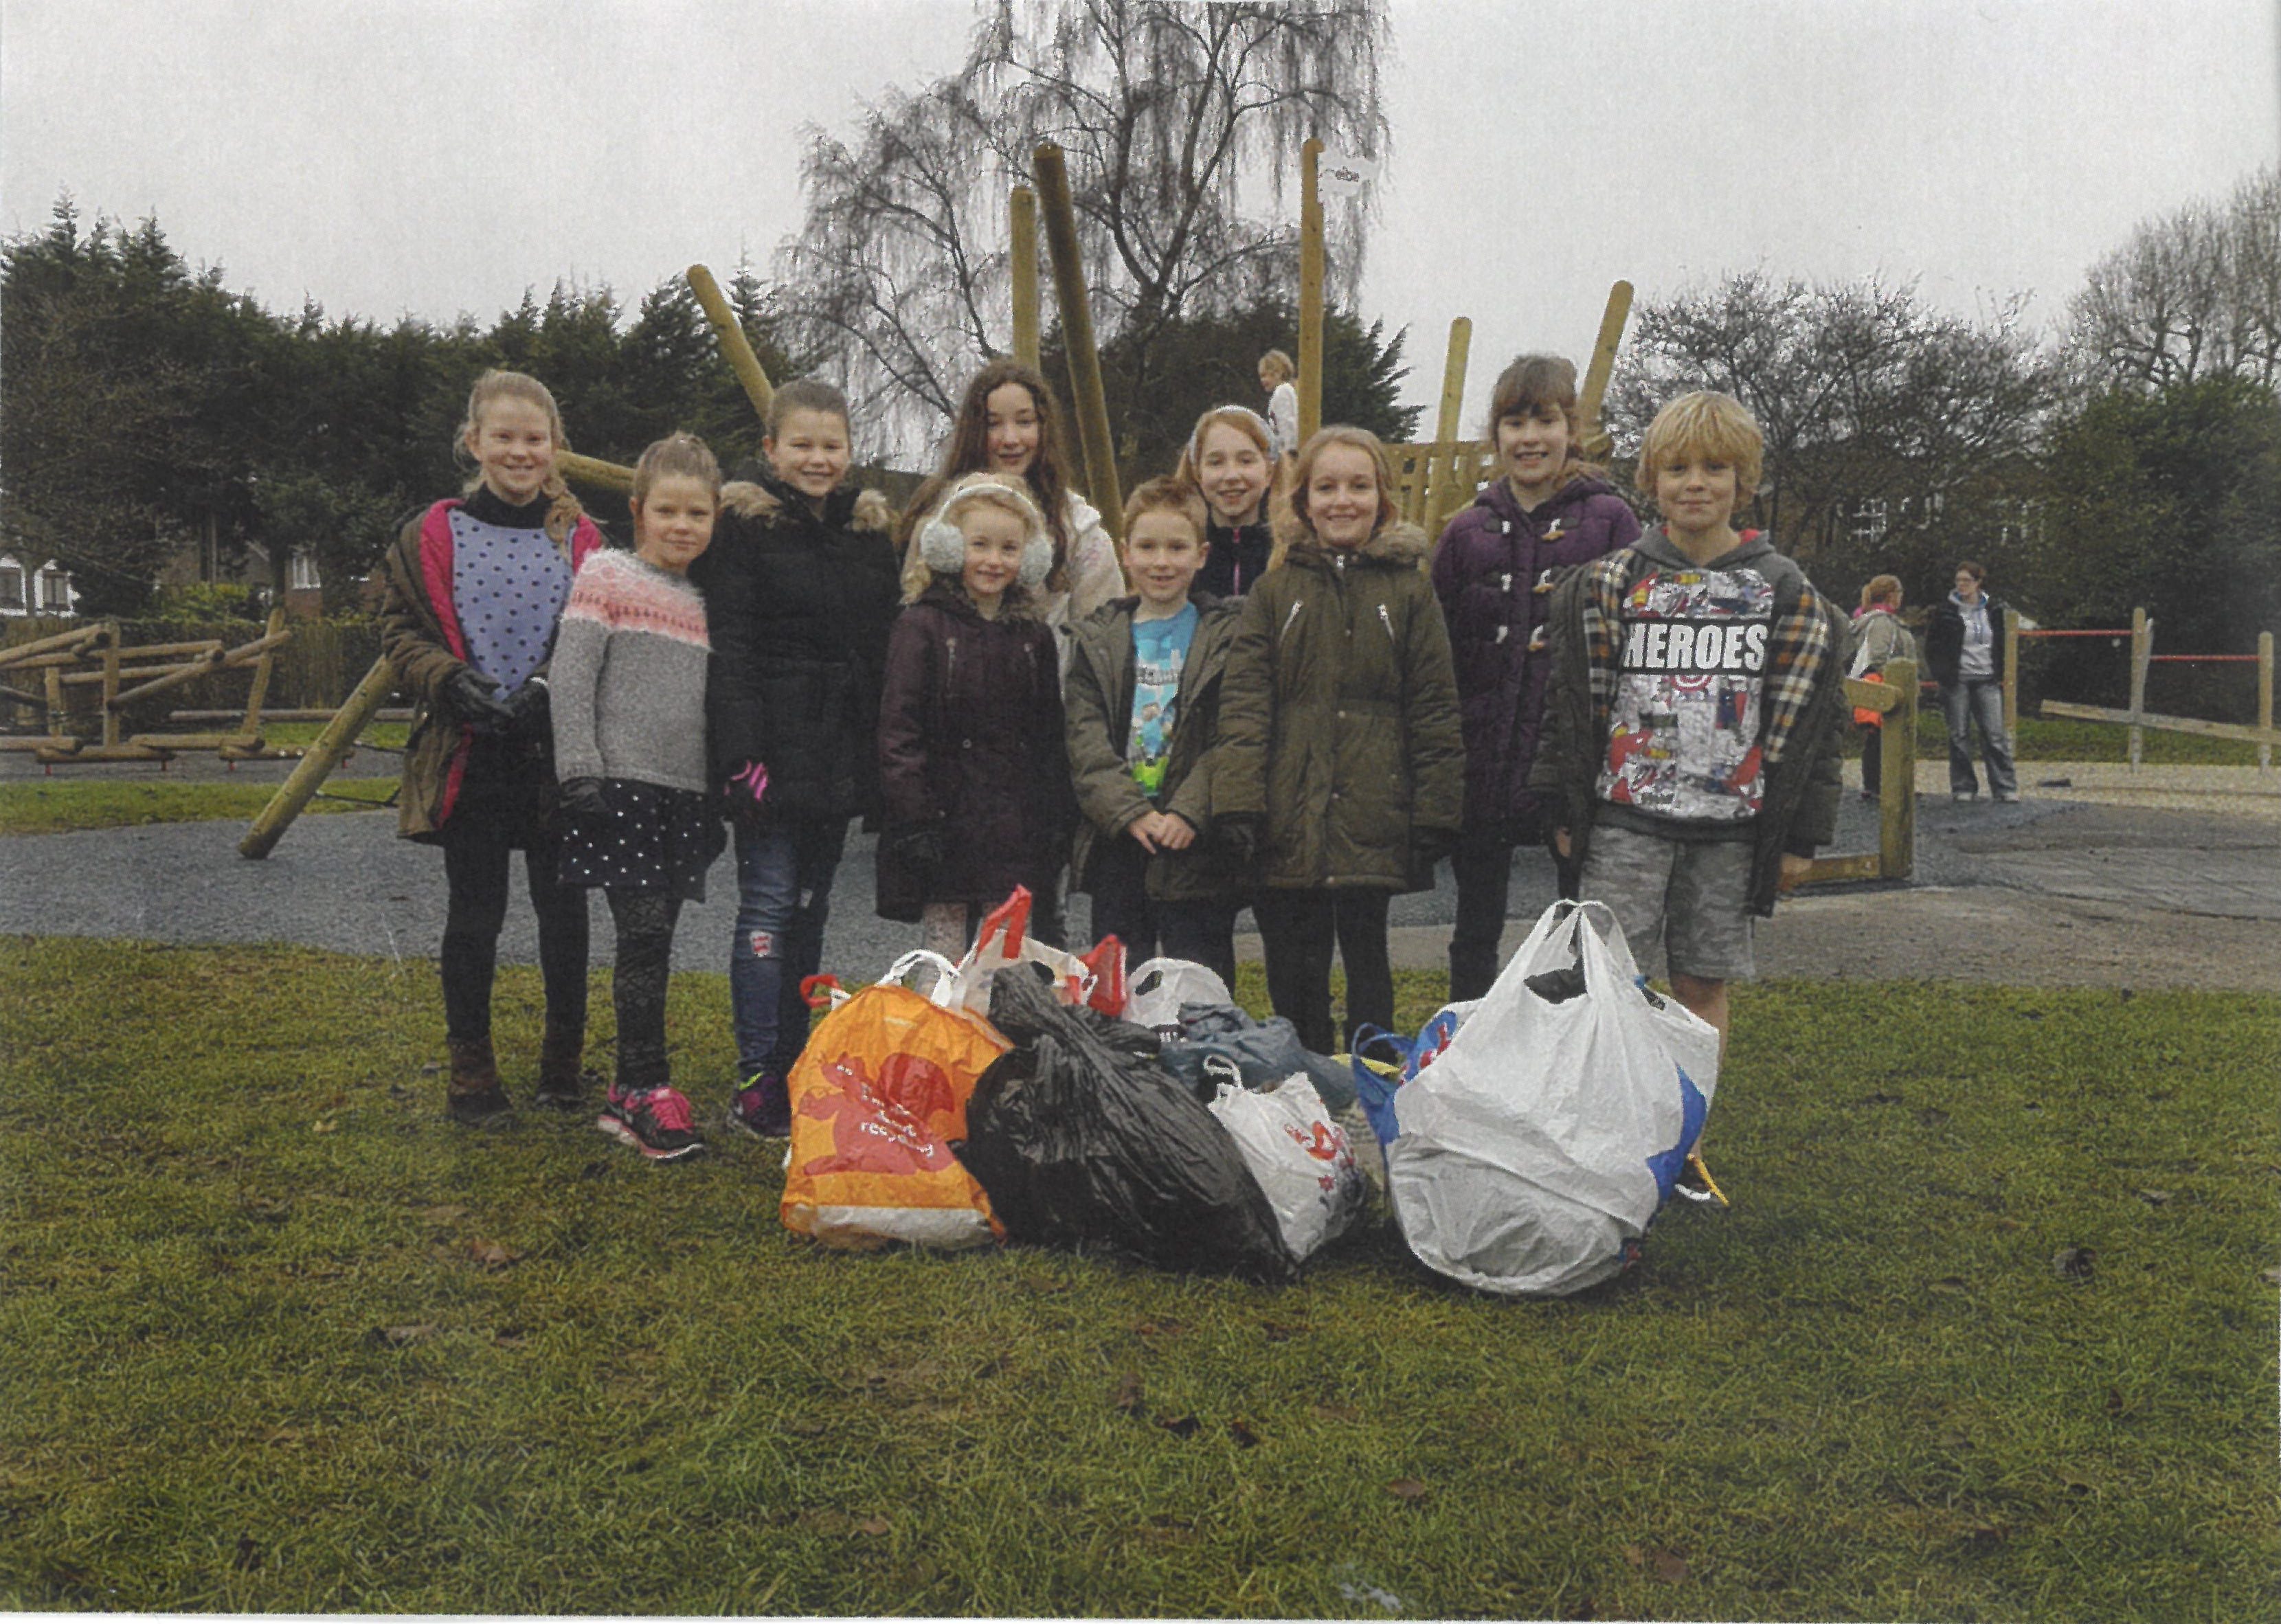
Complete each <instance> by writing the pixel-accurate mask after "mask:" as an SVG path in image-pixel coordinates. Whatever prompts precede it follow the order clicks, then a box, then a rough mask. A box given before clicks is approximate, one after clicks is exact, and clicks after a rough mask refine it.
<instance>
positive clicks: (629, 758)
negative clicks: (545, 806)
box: [552, 434, 724, 1161]
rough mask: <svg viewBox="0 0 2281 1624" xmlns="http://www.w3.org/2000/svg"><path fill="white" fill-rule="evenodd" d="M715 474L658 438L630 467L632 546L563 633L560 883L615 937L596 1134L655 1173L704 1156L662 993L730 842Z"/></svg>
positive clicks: (590, 587) (597, 563)
mask: <svg viewBox="0 0 2281 1624" xmlns="http://www.w3.org/2000/svg"><path fill="white" fill-rule="evenodd" d="M720 495H721V469H720V467H719V465H718V464H717V463H715V461H714V459H713V453H712V452H709V451H707V449H706V447H705V443H704V442H703V441H701V440H699V439H697V438H695V437H692V436H690V435H685V434H678V435H675V436H673V437H670V438H669V439H663V440H660V441H659V442H657V444H655V445H652V446H651V447H650V448H649V449H648V450H647V451H646V452H643V453H642V456H641V461H640V462H639V463H638V465H637V466H636V468H635V470H634V487H633V501H632V507H633V517H634V550H633V552H632V553H619V552H609V551H605V552H600V553H595V554H594V555H593V556H592V558H590V559H589V560H588V561H586V563H585V565H584V568H581V569H580V570H579V571H578V575H577V578H576V581H574V582H573V583H572V584H571V588H570V600H569V602H568V604H566V605H565V606H564V607H563V610H562V628H561V631H560V632H558V633H557V634H556V637H555V644H554V665H553V684H552V685H553V691H554V692H553V713H554V762H555V770H556V772H557V773H558V774H559V775H560V777H561V781H562V808H563V811H564V814H565V818H566V824H567V826H566V828H565V829H564V831H563V836H562V873H561V878H562V881H563V883H564V884H565V885H588V886H599V888H600V889H601V891H602V893H603V894H604V895H605V896H607V898H608V899H609V904H610V917H611V920H612V921H613V923H615V925H616V927H617V964H616V968H615V971H613V973H612V977H611V992H612V998H613V1001H615V1004H616V1006H617V1015H618V1068H617V1079H616V1081H615V1083H613V1084H612V1085H611V1087H610V1094H609V1099H608V1102H607V1103H606V1104H605V1105H604V1107H603V1110H602V1114H601V1116H600V1117H599V1118H598V1119H597V1120H596V1122H595V1124H594V1125H595V1126H596V1127H598V1128H599V1129H601V1130H602V1131H603V1132H604V1133H608V1134H609V1135H611V1136H612V1137H613V1138H615V1139H618V1140H621V1141H624V1142H625V1143H626V1144H628V1145H630V1146H632V1147H633V1148H635V1149H637V1150H638V1151H640V1152H641V1153H642V1154H643V1155H644V1156H648V1157H650V1158H651V1159H652V1160H654V1161H678V1160H680V1159H682V1158H683V1157H684V1156H694V1155H696V1154H698V1153H699V1152H700V1151H701V1150H703V1149H704V1148H705V1142H704V1141H703V1140H702V1139H701V1138H700V1137H699V1135H698V1133H697V1131H696V1128H695V1126H694V1125H693V1123H692V1117H691V1113H690V1109H689V1102H688V1100H687V1099H686V1098H685V1097H684V1095H683V1094H681V1093H680V1091H679V1090H677V1089H676V1088H675V1087H672V1085H671V1082H670V1080H669V1076H670V1074H669V1070H668V1066H667V1061H666V1051H665V988H666V978H667V973H668V971H669V966H670V963H671V958H672V951H673V927H674V923H675V921H676V919H677V917H678V916H679V914H680V911H681V905H682V904H683V903H684V902H685V901H703V900H704V896H705V870H707V868H709V867H711V866H712V862H713V860H714V858H715V857H717V856H719V855H720V854H721V848H722V847H723V844H724V841H723V831H722V827H721V820H720V818H719V816H718V815H717V813H716V812H715V808H714V805H713V797H712V794H711V793H710V791H711V785H710V782H709V779H708V776H707V763H706V754H705V671H706V666H707V661H709V659H710V656H711V640H710V638H709V637H708V635H707V629H706V623H705V599H704V598H703V596H702V595H701V594H700V593H699V592H698V590H697V589H696V588H695V587H694V586H692V585H691V584H690V583H689V580H688V576H687V574H686V571H687V570H688V568H689V565H690V561H692V560H693V559H695V558H696V557H698V556H699V555H700V553H703V552H704V551H705V549H706V547H707V545H708V544H709V543H710V542H711V540H712V538H713V520H714V515H715V511H716V509H717V507H718V505H719V501H720Z"/></svg>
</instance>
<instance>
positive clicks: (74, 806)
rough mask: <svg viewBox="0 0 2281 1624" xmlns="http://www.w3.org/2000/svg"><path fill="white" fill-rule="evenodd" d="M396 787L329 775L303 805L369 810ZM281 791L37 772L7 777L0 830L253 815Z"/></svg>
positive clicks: (0, 796)
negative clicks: (23, 777) (28, 777)
mask: <svg viewBox="0 0 2281 1624" xmlns="http://www.w3.org/2000/svg"><path fill="white" fill-rule="evenodd" d="M276 793H277V785H276V784H275V783H274V782H271V783H263V782H258V781H256V780H254V779H251V778H249V779H247V780H245V781H244V783H226V784H216V783H213V782H211V781H202V782H197V783H191V782H188V781H185V780H182V779H166V778H37V779H32V780H29V781H26V782H22V783H17V784H0V835H11V834H62V833H64V832H66V831H69V830H73V829H118V828H121V827H124V826H125V825H128V824H187V823H195V822H197V820H199V819H201V818H212V817H226V818H243V819H245V820H248V821H251V819H252V817H253V816H254V814H256V813H257V812H259V811H260V810H261V808H264V807H266V806H267V805H268V804H269V803H270V801H271V800H273V799H274V797H275V795H276ZM394 793H396V779H395V777H394V776H393V775H391V776H390V777H385V778H329V779H327V780H326V782H325V786H324V793H323V794H322V795H320V796H319V797H317V799H315V800H312V801H310V802H309V804H308V805H307V806H306V807H305V808H302V813H303V815H304V816H307V815H308V814H310V813H316V812H362V811H368V810H370V809H371V808H370V806H366V805H359V804H356V803H355V802H352V801H351V800H333V799H330V797H334V796H342V797H346V796H355V797H357V798H358V799H359V800H361V801H365V802H369V803H372V804H373V805H377V804H378V803H380V802H382V801H384V800H387V799H388V798H389V797H390V795H392V794H394Z"/></svg>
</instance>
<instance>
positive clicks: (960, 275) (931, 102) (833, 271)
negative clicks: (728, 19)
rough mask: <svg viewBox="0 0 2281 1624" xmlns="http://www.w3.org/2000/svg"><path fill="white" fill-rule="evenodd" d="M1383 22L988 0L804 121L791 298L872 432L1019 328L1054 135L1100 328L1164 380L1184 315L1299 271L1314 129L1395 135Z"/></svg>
mask: <svg viewBox="0 0 2281 1624" xmlns="http://www.w3.org/2000/svg"><path fill="white" fill-rule="evenodd" d="M1387 39H1388V25H1387V20H1386V15H1385V7H1384V5H1383V4H1382V0H1320V3H1319V4H1306V3H1304V0H1302V3H1300V4H1210V5H1200V4H1182V3H1180V0H986V4H984V5H983V7H982V9H981V15H980V18H979V20H978V25H977V27H976V29H975V33H974V37H973V43H972V45H971V48H970V50H969V53H968V56H967V59H966V62H965V64H964V66H963V67H962V68H961V69H960V70H959V71H958V72H957V73H955V74H952V75H950V76H949V77H947V78H946V79H943V80H940V81H937V82H935V83H933V84H931V85H928V86H926V87H924V88H923V89H919V90H916V91H909V92H906V91H902V90H893V91H890V92H889V93H888V94H886V95H885V96H884V97H882V98H881V99H880V100H879V101H878V103H876V104H873V105H872V106H871V107H870V109H869V110H868V111H867V112H866V113H865V114H864V116H863V119H862V123H861V126H860V128H859V129H858V130H857V131H856V132H854V135H852V136H851V137H850V138H847V139H842V138H841V137H839V136H837V135H831V134H829V133H827V132H823V131H821V130H816V129H813V128H811V129H810V130H809V131H808V152H807V156H806V158H805V159H804V161H803V164H802V168H801V177H802V181H803V183H804V187H805V190H806V194H807V215H806V219H805V221H804V223H803V225H802V228H801V229H800V233H799V234H798V235H797V236H793V237H790V238H788V239H786V241H785V244H783V246H782V248H781V249H780V250H779V251H778V258H777V270H778V275H779V279H780V286H779V290H778V294H777V311H776V313H777V317H778V318H779V320H780V321H782V323H783V325H784V328H785V331H786V332H787V334H789V335H791V336H793V341H794V343H795V344H796V345H797V346H798V347H800V348H803V349H806V350H809V351H812V352H817V353H819V354H821V355H823V356H825V357H827V358H828V364H830V365H831V366H832V367H834V369H836V370H838V371H839V372H840V373H841V374H842V375H844V376H845V377H846V379H847V383H848V386H849V389H850V391H851V393H852V394H854V397H855V398H856V399H857V400H858V401H859V402H861V403H862V415H863V417H864V419H865V421H866V422H867V423H868V424H870V425H872V431H873V432H875V433H884V434H885V435H886V436H887V437H891V438H892V439H893V440H894V441H896V442H898V443H899V444H901V445H906V446H909V445H915V444H916V443H917V442H919V441H921V440H924V439H925V438H927V437H931V436H932V433H933V432H934V431H935V430H936V429H939V426H940V424H941V421H942V420H943V419H944V418H946V417H947V416H948V415H949V414H950V413H951V411H952V410H953V409H954V407H955V405H956V403H957V398H958V394H959V391H960V389H961V388H962V386H963V383H964V381H965V379H966V377H967V376H968V375H970V373H971V372H972V371H973V370H974V369H975V368H976V367H978V366H980V365H981V364H982V363H983V362H984V361H985V360H988V359H990V358H991V357H993V356H994V355H996V354H998V353H1000V352H1001V351H1002V350H1003V349H1004V347H1005V346H1006V345H1007V344H1008V343H1009V337H1010V323H1011V316H1010V310H1011V303H1010V296H1009V282H1008V268H1009V252H1008V237H1007V221H1006V197H1007V193H1008V190H1009V188H1011V187H1012V186H1013V185H1015V184H1016V183H1017V182H1021V181H1024V180H1025V179H1026V178H1027V177H1028V174H1029V170H1030V164H1031V155H1032V151H1033V150H1034V148H1035V147H1036V145H1037V143H1040V142H1041V141H1053V142H1055V143H1059V144H1060V145H1061V146H1062V148H1063V150H1064V151H1065V152H1066V153H1067V154H1068V163H1069V173H1070V183H1071V193H1072V196H1073V199H1074V202H1075V205H1076V208H1077V213H1078V226H1079V237H1080V242H1081V246H1082V249H1083V251H1084V255H1085V261H1086V273H1087V276H1088V280H1089V281H1090V282H1091V283H1092V287H1093V297H1094V325H1095V328H1096V329H1097V330H1098V331H1099V332H1100V334H1101V336H1102V343H1103V344H1104V346H1105V345H1107V344H1111V343H1113V344H1117V346H1118V347H1119V349H1120V351H1121V352H1123V353H1124V354H1125V356H1126V357H1127V358H1128V364H1129V366H1130V367H1131V369H1132V372H1131V386H1132V387H1133V389H1135V390H1136V391H1146V390H1147V389H1148V387H1149V386H1150V384H1151V383H1152V382H1153V381H1154V380H1155V378H1156V372H1155V363H1156V359H1157V352H1158V350H1159V349H1160V347H1161V346H1162V344H1163V343H1164V340H1165V338H1166V337H1167V336H1168V335H1169V334H1171V332H1172V331H1173V330H1174V329H1177V328H1178V327H1179V325H1180V324H1181V323H1182V322H1183V321H1187V320H1191V319H1194V318H1196V317H1200V316H1207V315H1219V314H1224V313H1227V312H1230V311H1233V310H1238V309H1245V308H1250V307H1253V306H1255V305H1257V304H1258V303H1259V302H1260V301H1261V300H1263V299H1264V298H1272V297H1274V296H1275V295H1277V294H1279V293H1280V294H1281V295H1283V296H1284V297H1292V296H1293V295H1294V294H1295V289H1296V284H1297V264H1298V231H1297V214H1298V207H1297V198H1296V197H1295V192H1296V186H1295V179H1296V176H1297V174H1298V152H1299V148H1300V145H1301V143H1303V142H1304V141H1305V140H1306V139H1307V138H1308V137H1309V136H1319V137H1321V138H1322V139H1323V140H1324V141H1325V142H1326V143H1328V144H1329V145H1330V146H1331V147H1332V148H1334V149H1335V150H1338V151H1342V152H1346V153H1349V154H1352V155H1355V156H1357V157H1361V158H1365V159H1376V158H1379V157H1380V156H1381V155H1382V154H1383V151H1384V149H1385V146H1386V143H1387V125H1386V120H1385V117H1384V115H1383V113H1382V112H1381V111H1380V85H1379V69H1378V62H1379V56H1380V51H1381V50H1383V49H1384V47H1385V45H1386V43H1387ZM1367 206H1368V197H1367V193H1366V191H1365V194H1364V195H1362V196H1359V197H1355V198H1352V199H1349V200H1346V201H1344V202H1342V204H1341V205H1339V206H1338V208H1337V209H1336V210H1335V212H1334V216H1333V219H1332V220H1331V254H1330V264H1331V269H1332V288H1331V291H1332V294H1333V296H1334V297H1341V296H1343V297H1347V298H1351V296H1352V294H1353V291H1354V290H1355V288H1356V286H1357V282H1358V281H1359V278H1360V273H1361V268H1362V252H1361V244H1362V226H1363V222H1364V219H1365V211H1366V209H1367Z"/></svg>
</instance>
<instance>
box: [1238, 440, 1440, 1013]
mask: <svg viewBox="0 0 2281 1624" xmlns="http://www.w3.org/2000/svg"><path fill="white" fill-rule="evenodd" d="M1290 516H1291V524H1290V526H1289V527H1288V545H1287V547H1286V548H1285V550H1284V553H1283V555H1282V556H1281V558H1280V559H1279V560H1278V561H1276V562H1275V564H1274V565H1273V567H1272V568H1270V569H1269V570H1268V572H1267V574H1266V575H1264V576H1262V577H1261V578H1260V580H1259V584H1257V585H1256V586H1255V587H1253V588H1252V590H1251V592H1250V593H1249V595H1248V596H1247V597H1246V599H1245V600H1244V606H1243V611H1242V614H1241V617H1240V619H1239V620H1238V622H1237V625H1236V632H1235V638H1234V642H1233V645H1232V646H1230V648H1229V651H1228V661H1227V675H1226V677H1225V678H1224V679H1223V681H1222V684H1221V699H1220V735H1219V737H1220V743H1219V748H1218V751H1217V752H1216V753H1215V762H1214V776H1213V786H1212V787H1213V802H1214V813H1215V816H1217V817H1218V820H1219V823H1220V827H1221V831H1222V832H1221V839H1222V840H1223V842H1224V843H1226V844H1228V845H1230V846H1232V847H1233V848H1235V849H1236V850H1238V851H1243V850H1244V849H1245V848H1246V847H1249V856H1250V858H1251V861H1250V862H1249V865H1248V866H1249V867H1250V868H1251V869H1252V870H1254V877H1255V879H1256V885H1257V891H1256V901H1255V902H1254V905H1253V911H1254V913H1255V915H1256V917H1257V919H1258V921H1259V933H1260V937H1261V940H1262V944H1263V946H1264V948H1265V950H1266V957H1267V989H1268V995H1269V997H1270V998H1271V999H1272V1001H1273V1002H1274V1005H1275V1012H1276V1013H1277V1014H1278V1015H1282V1016H1287V1017H1289V1018H1290V1020H1291V1022H1292V1024H1293V1025H1295V1026H1296V1027H1297V1028H1298V1029H1299V1037H1300V1040H1301V1041H1302V1042H1303V1043H1304V1044H1305V1045H1306V1046H1307V1047H1308V1048H1311V1049H1313V1050H1315V1051H1317V1052H1318V1053H1329V1052H1331V1051H1332V1050H1333V1049H1334V1048H1335V1047H1337V1046H1338V1042H1337V1040H1338V1032H1337V1030H1336V1029H1334V1027H1333V1025H1332V1023H1331V992H1330V975H1331V950H1332V947H1333V945H1334V942H1335V944H1336V946H1337V948H1338V952H1339V956H1340V957H1341V959H1342V960H1343V961H1344V963H1345V965H1346V972H1347V1010H1346V1013H1347V1020H1346V1025H1345V1029H1344V1030H1345V1034H1346V1037H1347V1039H1348V1040H1349V1042H1351V1040H1352V1035H1353V1032H1354V1030H1355V1028H1356V1027H1357V1026H1361V1025H1378V1026H1391V1025H1393V1021H1394V977H1393V971H1392V968H1391V966H1390V965H1389V963H1388V954H1387V935H1386V915H1387V904H1388V901H1390V900H1391V899H1392V898H1393V896H1394V894H1395V893H1397V892H1403V891H1420V890H1425V889H1427V888H1428V887H1430V886H1431V885H1433V883H1434V864H1435V863H1437V862H1440V861H1441V859H1442V858H1443V857H1444V856H1447V855H1449V853H1450V849H1451V848H1452V847H1453V846H1454V845H1455V843H1456V840H1457V836H1458V827H1459V824H1460V823H1461V821H1462V818H1463V812H1464V800H1465V747H1464V745H1463V743H1462V741H1461V739H1460V735H1459V731H1458V693H1457V679H1456V677H1455V675H1454V673H1453V671H1452V669H1451V666H1450V638H1449V633H1448V631H1447V630H1446V629H1445V628H1444V626H1443V624H1442V610H1441V606H1440V604H1439V603H1438V602H1437V601H1436V600H1435V599H1434V590H1433V584H1432V583H1431V582H1430V581H1428V580H1427V576H1426V574H1425V571H1424V568H1423V565H1424V563H1425V560H1426V550H1427V548H1426V537H1425V536H1424V535H1423V533H1421V532H1420V531H1419V530H1417V529H1416V528H1415V527H1414V526H1411V525H1407V524H1403V523H1400V522H1396V519H1395V506H1394V481H1393V475H1392V471H1391V468H1389V466H1388V460H1387V456H1386V451H1385V448H1384V447H1383V446H1382V445H1380V444H1379V441H1378V438H1377V437H1376V436H1375V435H1372V434H1371V433H1369V432H1367V431H1366V430H1364V429H1350V428H1344V427H1334V428H1329V429H1322V430H1321V431H1319V432H1318V433H1317V434H1316V435H1315V436H1314V437H1313V438H1311V439H1310V440H1309V441H1308V442H1307V444H1306V445H1304V446H1303V447H1302V448H1301V451H1300V453H1299V460H1298V466H1297V469H1296V473H1295V480H1294V484H1293V490H1292V496H1291V515H1290Z"/></svg>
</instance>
